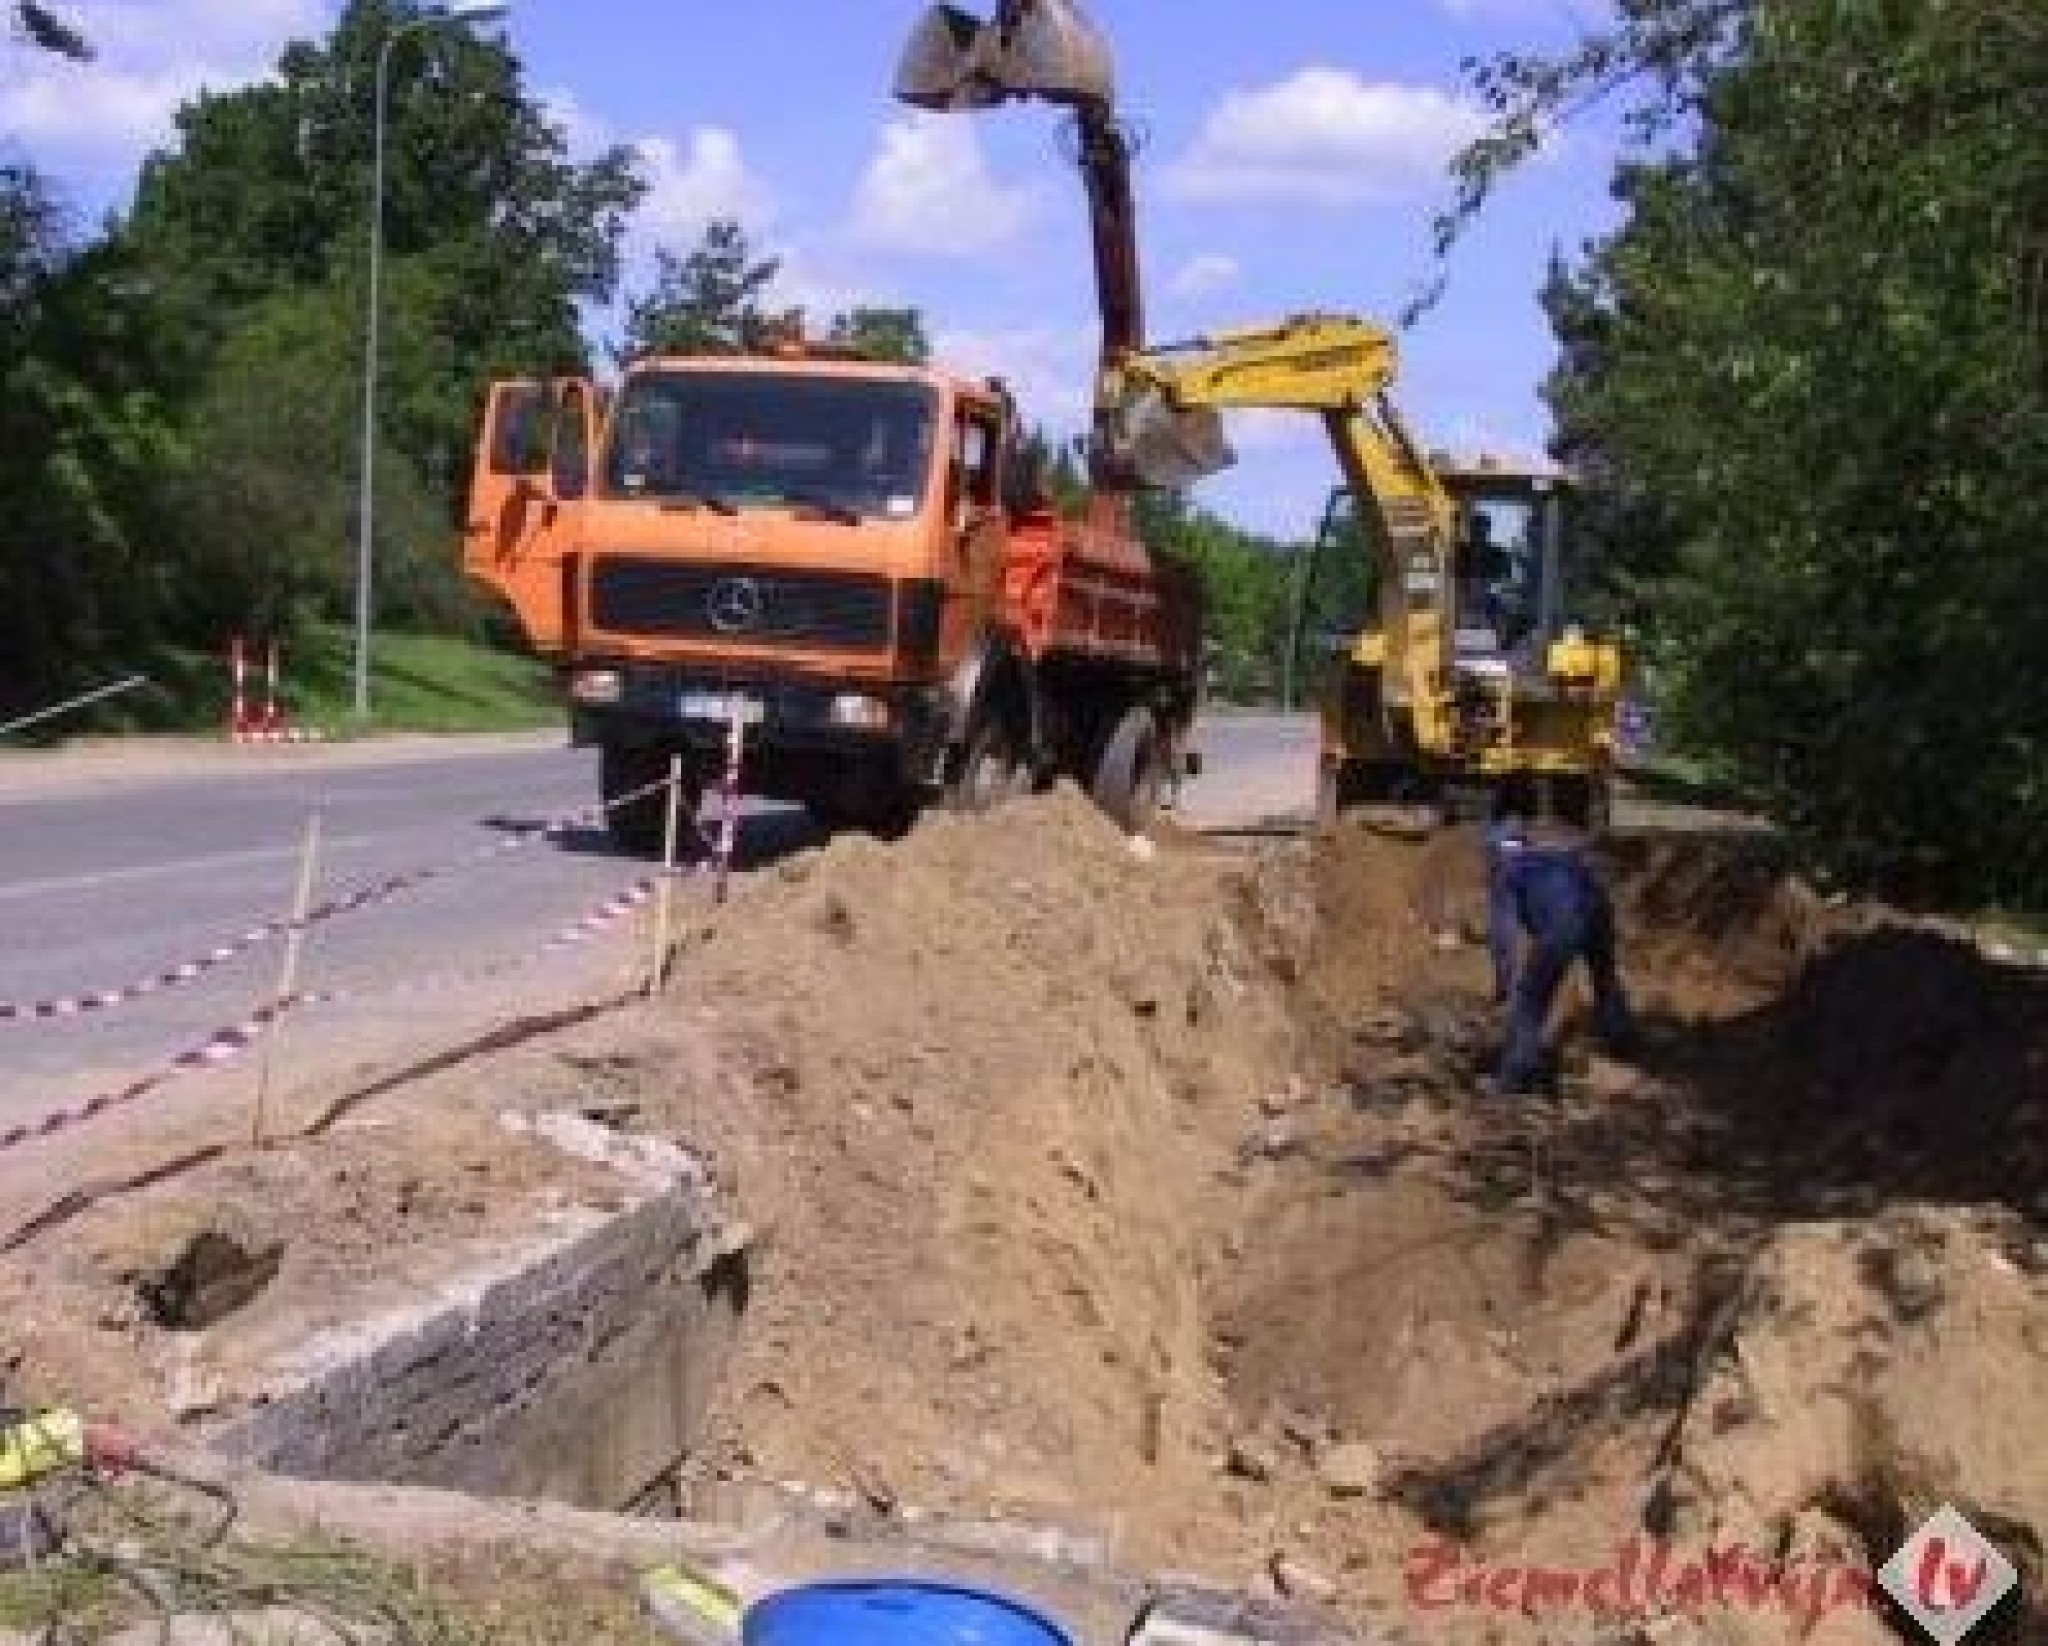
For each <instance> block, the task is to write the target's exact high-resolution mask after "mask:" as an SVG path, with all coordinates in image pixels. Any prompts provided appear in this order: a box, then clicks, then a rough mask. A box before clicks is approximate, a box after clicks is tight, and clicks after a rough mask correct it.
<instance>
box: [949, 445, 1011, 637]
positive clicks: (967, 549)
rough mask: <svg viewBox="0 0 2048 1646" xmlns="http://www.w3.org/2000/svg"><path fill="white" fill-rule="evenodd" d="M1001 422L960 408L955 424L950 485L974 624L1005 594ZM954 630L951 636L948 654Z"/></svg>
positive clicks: (961, 584)
mask: <svg viewBox="0 0 2048 1646" xmlns="http://www.w3.org/2000/svg"><path fill="white" fill-rule="evenodd" d="M1001 446H1002V425H1001V420H1000V419H999V418H998V416H997V415H996V413H995V412H993V411H989V410H984V409H982V408H979V407H963V408H961V410H960V412H959V414H958V416H957V419H956V421H955V423H954V427H953V464H952V472H951V476H950V478H949V480H948V484H947V487H946V504H947V509H948V518H947V520H946V523H945V529H946V531H947V532H948V533H949V534H950V536H951V538H952V552H953V554H954V556H955V562H954V563H955V566H956V568H957V571H956V575H957V578H958V583H957V587H958V588H959V590H960V592H961V594H962V595H963V596H964V599H963V601H962V603H961V604H962V605H963V607H964V608H965V611H964V613H963V615H964V616H966V617H967V619H968V620H969V624H970V626H971V627H979V626H981V625H983V624H985V623H986V622H987V621H988V620H989V619H990V618H991V617H992V616H993V615H994V613H995V610H996V607H997V605H998V603H999V602H1000V600H1001V597H1002V575H1003V531H1002V510H1001V509H1000V508H998V507H997V506H996V504H997V495H996V493H997V481H998V475H999V472H1000V469H1001ZM953 639H954V637H953V636H952V635H950V634H949V635H948V636H947V640H948V642H949V651H948V654H949V655H957V653H955V652H952V651H951V648H950V643H951V642H952V641H953Z"/></svg>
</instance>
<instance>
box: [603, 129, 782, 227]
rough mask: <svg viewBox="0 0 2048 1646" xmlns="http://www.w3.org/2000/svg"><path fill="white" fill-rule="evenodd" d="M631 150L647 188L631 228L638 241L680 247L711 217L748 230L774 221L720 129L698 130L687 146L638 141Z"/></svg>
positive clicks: (735, 144)
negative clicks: (734, 220)
mask: <svg viewBox="0 0 2048 1646" xmlns="http://www.w3.org/2000/svg"><path fill="white" fill-rule="evenodd" d="M633 147H634V149H635V151H636V152H637V153H638V155H639V157H640V167H641V172H642V175H643V176H645V177H646V179H647V184H648V188H647V198H646V199H645V200H644V201H643V202H642V203H641V206H640V216H639V221H638V223H637V224H636V226H635V227H636V232H637V233H638V234H640V235H641V236H642V237H644V238H647V239H650V240H653V241H656V242H658V243H660V244H662V245H667V246H683V245H688V244H690V243H692V242H694V241H695V240H696V239H697V237H698V236H699V235H701V234H702V233H703V232H704V227H705V225H706V224H708V223H710V222H711V221H712V220H713V219H715V218H721V217H736V218H738V219H739V220H740V222H742V223H743V224H745V225H746V226H747V227H748V228H749V229H759V228H761V227H762V226H763V225H765V224H767V223H768V222H770V221H772V220H773V218H774V216H775V202H774V201H773V199H772V198H771V197H770V196H769V193H768V190H767V189H766V187H764V186H763V184H762V183H761V181H760V180H759V179H758V178H757V177H755V175H754V174H753V172H752V171H751V170H749V169H748V166H747V162H746V157H745V156H744V155H743V154H742V153H741V152H740V140H739V138H738V137H737V136H736V135H735V134H734V133H732V132H730V131H727V130H726V129H725V128H724V127H722V126H699V127H698V128H697V129H696V130H695V131H693V132H691V133H690V136H689V139H688V141H687V143H686V144H679V143H677V142H676V141H675V139H673V138H669V137H643V138H641V139H640V140H639V141H638V142H637V143H635V144H634V145H633Z"/></svg>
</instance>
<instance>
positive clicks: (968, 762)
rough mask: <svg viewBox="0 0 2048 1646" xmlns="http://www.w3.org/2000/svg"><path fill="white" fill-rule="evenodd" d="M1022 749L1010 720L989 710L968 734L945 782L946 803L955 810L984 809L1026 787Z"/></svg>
mask: <svg viewBox="0 0 2048 1646" xmlns="http://www.w3.org/2000/svg"><path fill="white" fill-rule="evenodd" d="M1027 777H1028V771H1027V768H1026V766H1025V762H1024V753H1023V750H1022V748H1021V747H1020V746H1019V744H1018V740H1017V738H1016V736H1015V734H1014V733H1013V732H1012V731H1011V729H1010V726H1009V723H1008V722H1007V721H1006V720H1005V719H1004V718H1003V716H1002V715H1000V714H988V715H985V716H983V717H982V719H981V721H980V723H979V724H978V725H977V726H976V727H975V728H974V730H973V731H971V732H970V733H969V734H968V737H967V744H966V746H965V747H964V748H963V749H961V751H960V753H959V755H958V757H957V760H956V763H955V766H954V770H953V776H952V780H951V781H950V782H948V783H947V785H946V805H947V806H948V808H949V809H951V810H953V811H956V812H985V811H989V810H992V809H993V808H994V807H996V806H1000V805H1001V804H1002V803H1003V802H1004V801H1005V800H1007V799H1009V798H1010V797H1011V796H1012V795H1014V794H1018V793H1021V792H1022V791H1023V789H1024V787H1025V784H1026V780H1027Z"/></svg>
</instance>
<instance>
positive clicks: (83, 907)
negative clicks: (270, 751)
mask: <svg viewBox="0 0 2048 1646" xmlns="http://www.w3.org/2000/svg"><path fill="white" fill-rule="evenodd" d="M249 754H250V759H249V761H248V762H247V763H245V764H244V765H243V766H241V767H239V768H237V769H235V770H232V771H230V772H226V773H223V772H218V771H208V772H205V773H203V774H201V775H197V776H194V775H189V774H187V775H176V774H158V775H153V776H151V777H149V778H147V779H142V780H136V781H128V782H118V783H113V784H93V785H87V786H85V787H83V788H77V789H70V790H66V789H62V788H60V789H59V790H58V791H57V792H54V793H32V794H29V795H26V796H23V797H20V798H12V799H10V798H5V797H0V998H4V999H6V1000H8V1001H32V1000H37V999H43V998H47V997H50V996H55V995H66V994H77V993H84V992H88V991H93V990H101V989H110V988H117V987H120V986H123V985H125V984H127V983H129V982H131V981H133V980H135V979H136V978H138V977H142V976H146V975H148V974H149V973H151V972H154V971H156V970H157V969H159V968H161V967H165V966H170V965H175V964H177V963H179V962H182V961H186V960H190V959H193V958H196V957H197V956H199V955H202V954H204V953H205V952H206V951H207V950H208V949H209V948H211V947H212V946H213V945H215V944H216V943H219V942H221V941H223V940H225V939H229V938H232V937H233V936H235V935H236V934H238V933H240V932H242V931H244V930H246V929H248V928H249V927H251V926H252V925H257V924H260V923H262V922H263V921H266V920H270V919H275V918H276V917H278V916H279V915H282V914H285V913H287V912H289V910H290V908H291V904H292V899H293V894H294V891H295V887H296V882H297V879H298V874H299V859H300V854H301V842H302V840H303V838H304V835H305V832H306V827H307V820H308V818H309V817H310V816H312V815H313V814H315V813H317V814H318V815H319V818H320V826H321V836H322V840H321V847H320V852H319V857H318V863H319V874H318V880H317V888H318V889H317V892H316V901H318V900H320V899H322V898H326V897H331V896H335V895H340V894H343V893H346V892H348V891H350V890H353V889H355V888H356V887H358V886H362V885H365V884H368V883H372V882H375V881H377V880H380V879H382V878H384V877H386V876H390V875H396V874H401V873H405V872H408V871H411V870H415V869H419V868H422V867H426V866H429V865H437V864H442V863H447V862H451V861H456V860H460V859H461V858H463V857H464V856H466V855H469V854H473V853H474V852H475V851H476V849H477V848H478V847H479V846H482V845H484V844H486V843H489V842H493V841H501V840H503V839H505V838H506V835H507V831H508V830H510V829H512V828H515V827H517V826H518V825H521V824H531V823H534V822H539V821H546V820H550V819H553V818H555V817H559V816H562V815H565V814H568V813H572V812H575V811H578V810H581V809H582V808H584V807H586V806H588V805H589V804H590V803H591V800H592V798H593V794H594V789H595V777H594V773H593V771H592V769H591V768H592V766H593V764H594V760H593V757H592V756H590V755H589V754H587V753H583V752H576V751H570V750H566V749H562V748H545V747H544V748H535V749H513V750H509V751H508V750H504V749H502V748H491V749H488V750H485V751H474V750H469V749H464V748H460V747H456V748H451V749H450V750H449V751H447V752H446V753H445V754H444V755H443V756H442V757H440V758H437V759H434V760H431V761H428V760H422V759H419V758H417V757H416V756H415V757H412V758H407V759H403V760H395V761H393V762H392V763H391V764H388V765H382V766H379V765H367V764H361V763H358V762H351V763H350V764H349V765H348V766H346V767H345V768H342V769H333V768H327V767H323V766H321V765H319V764H314V765H310V766H308V765H304V764H302V763H299V762H291V763H290V765H289V768H288V769H287V768H286V767H285V766H280V767H279V768H278V769H275V770H271V771H266V770H265V768H264V766H263V764H262V758H261V757H262V751H256V750H252V751H249ZM286 759H287V761H289V760H290V756H289V755H288V756H287V757H286ZM646 872H647V867H646V865H644V864H639V863H633V862H629V861H626V860H623V859H620V858H617V857H614V856H612V855H611V854H610V853H609V851H608V850H607V849H606V848H605V847H604V845H603V843H602V842H601V841H600V840H597V839H595V838H593V837H591V836H588V835H576V836H570V837H565V838H564V839H563V840H561V841H560V842H547V843H542V844H536V845H533V846H529V847H526V848H524V849H522V850H520V851H517V852H513V853H509V854H506V855H504V856H502V857H498V858H495V859H493V860H491V861H489V862H488V863H486V864H484V865H483V866H475V867H470V868H467V869H465V870H463V871H462V872H459V873H455V874H451V875H448V876H446V877H445V878H442V879H439V880H435V881H432V882H430V883H428V884H426V885H424V886H422V887H421V888H420V889H419V890H418V891H416V892H414V893H412V894H410V895H408V896H406V897H403V898H400V899H396V900H394V901H392V902H390V903H388V904H386V905H383V906H381V907H378V908H375V909H371V910H367V911H364V912H362V913H358V914H353V915H350V916H348V917H346V918H344V919H340V920H336V921H334V922H332V923H330V924H323V925H321V926H318V927H316V928H314V929H313V931H312V932H311V933H310V934H309V937H308V941H307V943H306V945H305V948H304V951H303V956H302V973H301V978H302V985H303V986H304V987H306V988H308V989H321V988H334V987H347V988H362V987H376V986H389V985H392V984H395V983H399V982H400V981H402V980H404V979H409V978H410V979H417V978H421V977H425V976H427V975H428V974H436V973H440V972H442V971H444V970H449V969H460V968H462V967H464V966H475V965H478V964H486V963H491V962H495V961H498V960H501V959H503V958H506V957H508V956H511V955H515V954H518V953H520V952H521V951H522V950H530V949H532V948H533V947H534V946H535V945H537V944H538V943H540V942H541V941H543V940H544V939H545V938H546V937H547V936H548V935H549V934H551V933H552V932H553V931H555V930H556V929H558V928H560V927H561V926H562V925H563V924H564V923H566V922H568V921H570V920H573V919H574V918H575V917H576V916H577V915H579V914H581V913H583V912H585V911H586V910H588V909H589V908H591V907H593V906H595V905H596V904H598V903H601V902H602V901H603V900H604V899H605V898H606V897H607V896H608V895H610V894H611V893H613V892H615V891H617V890H618V889H620V888H621V887H622V886H625V885H627V884H630V883H631V882H632V881H634V880H635V879H638V878H639V877H641V876H642V875H644V874H645V873H646ZM282 954H283V945H282V943H280V942H278V941H272V942H270V943H268V944H265V945H263V946H261V947H259V948H257V949H255V950H253V951H252V952H250V953H248V954H246V955H244V956H242V957H241V958H239V959H237V960H235V961H232V962H230V963H228V964H226V965H224V966H222V967H220V968H219V969H217V970H215V971H212V972H209V973H208V974H207V975H206V976H205V977H203V978H202V979H200V980H199V981H197V982H195V983H191V984H188V985H186V986H184V987H181V988H178V989H175V990H171V991H167V992H164V993H162V994H159V995H156V996H153V997H151V998H149V999H146V1000H142V1001H139V1002H135V1003H131V1004H128V1005H124V1006H121V1007H118V1008H116V1009H114V1010H111V1011H106V1012H98V1013H91V1014H87V1015H85V1016H82V1017H77V1018H72V1019H66V1020H60V1021H56V1022H26V1023H24V1022H13V1023H8V1022H0V1071H4V1072H0V1114H5V1115H10V1116H11V1115H14V1114H17V1113H20V1112H23V1111H27V1112H37V1111H39V1110H40V1109H41V1108H43V1107H47V1106H48V1098H47V1095H46V1094H48V1093H50V1092H51V1091H52V1089H53V1087H54V1086H56V1085H57V1084H58V1083H60V1082H61V1084H62V1086H63V1088H64V1093H63V1095H65V1096H72V1095H76V1094H75V1093H74V1092H73V1091H72V1090H71V1080H70V1078H69V1077H72V1076H75V1075H76V1074H78V1073H79V1072H81V1071H85V1070H91V1071H96V1072H97V1071H106V1072H107V1073H109V1074H112V1073H114V1072H116V1071H122V1072H140V1071H141V1070H142V1069H143V1068H147V1067H149V1066H151V1065H153V1064H155V1063H157V1062H160V1061H161V1060H162V1059H163V1058H164V1057H166V1056H167V1055H170V1054H174V1053H175V1052H177V1051H179V1050H181V1049H183V1048H184V1047H185V1046H186V1045H187V1044H189V1043H191V1042H193V1041H194V1040H195V1039H198V1038H202V1037H203V1036H204V1035H206V1034H207V1033H208V1032H210V1031H212V1030H213V1029H215V1028H218V1027H221V1026H224V1025H229V1024H232V1023H234V1022H236V1021H238V1020H239V1019H240V1018H242V1017H244V1016H245V1015H246V1014H247V1012H248V1011H249V1009H250V1007H251V1006H252V1004H253V1003H254V1002H255V1001H256V1000H257V999H258V998H260V997H261V996H262V994H263V993H264V992H265V991H266V990H267V989H269V988H271V987H272V986H274V984H275V983H276V981H277V977H278V967H279V965H280V962H281V959H282ZM337 1009H338V1008H337Z"/></svg>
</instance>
